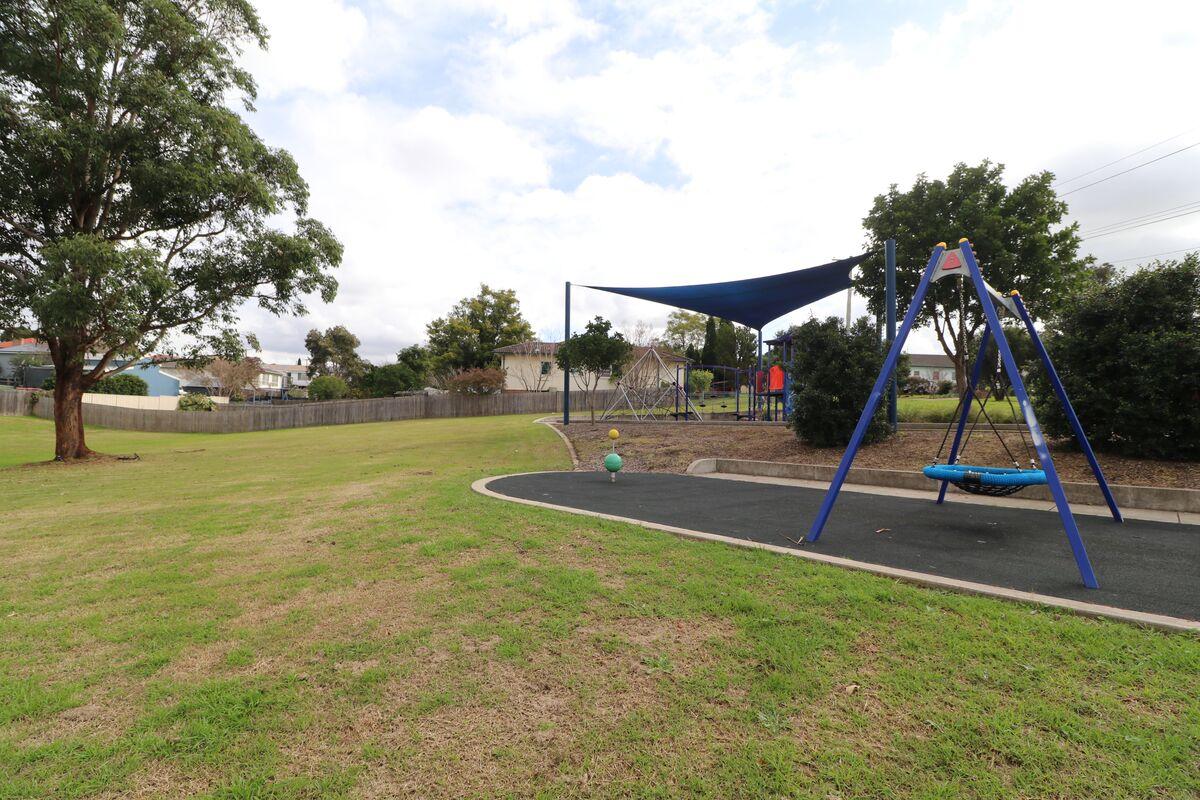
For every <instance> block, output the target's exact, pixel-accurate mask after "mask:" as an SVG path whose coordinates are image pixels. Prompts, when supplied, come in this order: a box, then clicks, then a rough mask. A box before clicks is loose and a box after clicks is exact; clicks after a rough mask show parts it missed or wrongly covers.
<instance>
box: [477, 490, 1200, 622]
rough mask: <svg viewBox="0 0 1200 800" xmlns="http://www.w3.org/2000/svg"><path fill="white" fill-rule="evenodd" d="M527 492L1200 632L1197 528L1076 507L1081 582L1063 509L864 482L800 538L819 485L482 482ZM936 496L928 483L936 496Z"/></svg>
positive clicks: (701, 533)
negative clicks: (942, 498) (1082, 550)
mask: <svg viewBox="0 0 1200 800" xmlns="http://www.w3.org/2000/svg"><path fill="white" fill-rule="evenodd" d="M475 488H476V489H477V490H479V491H482V492H484V493H485V494H493V495H496V496H499V497H502V498H505V499H509V500H515V501H517V502H523V503H532V504H536V505H543V506H549V507H554V508H559V509H562V510H565V511H572V512H575V513H584V514H590V515H593V516H601V517H606V518H614V519H621V520H626V521H631V522H636V523H642V524H646V525H648V526H650V527H656V528H660V529H663V530H667V531H670V532H672V533H676V534H680V535H684V536H695V537H697V538H708V539H718V540H722V541H726V542H728V543H730V544H740V545H743V546H757V547H767V548H769V549H773V550H777V551H779V552H787V553H790V554H793V555H801V556H805V557H808V558H813V559H816V560H819V561H825V562H828V563H834V564H838V565H841V566H847V567H852V568H856V569H866V570H868V571H871V572H876V573H880V574H884V575H888V576H891V577H896V578H900V579H902V580H908V581H913V582H917V583H923V584H927V585H932V586H938V587H942V588H947V589H951V590H957V591H967V592H973V593H979V594H988V595H993V596H1000V597H1006V598H1009V599H1015V600H1025V601H1030V602H1036V603H1043V604H1048V605H1053V606H1059V607H1063V608H1068V609H1071V610H1073V611H1078V612H1081V613H1085V614H1092V615H1095V616H1107V617H1115V618H1120V619H1126V620H1128V621H1132V622H1139V623H1142V624H1149V625H1157V626H1159V627H1164V628H1173V629H1195V630H1200V526H1198V525H1187V524H1180V523H1170V522H1156V521H1150V520H1141V519H1132V520H1127V521H1126V522H1125V523H1123V524H1120V523H1116V522H1113V521H1112V520H1111V519H1108V518H1103V517H1095V516H1085V515H1076V520H1077V522H1078V525H1079V531H1080V534H1081V535H1082V537H1083V541H1084V543H1085V544H1086V546H1087V548H1088V553H1089V555H1090V556H1091V559H1092V564H1093V566H1094V568H1095V570H1096V575H1097V577H1098V578H1099V581H1100V588H1099V589H1094V590H1090V589H1087V588H1085V587H1084V586H1083V585H1082V583H1081V582H1080V579H1079V572H1078V570H1077V568H1076V566H1075V562H1074V559H1073V558H1072V556H1071V550H1070V547H1069V546H1068V544H1067V539H1066V536H1065V535H1064V533H1063V530H1062V526H1061V525H1060V523H1059V519H1058V515H1057V514H1056V513H1055V512H1053V511H1046V510H1036V509H1030V508H1016V507H1003V506H992V505H981V504H970V503H946V504H944V505H942V506H937V505H935V504H934V503H933V502H932V500H930V499H925V498H914V497H894V496H889V495H883V494H878V493H868V492H858V491H854V490H853V487H851V486H847V487H845V489H844V490H843V492H842V494H841V496H840V497H839V498H838V503H837V505H836V506H835V507H834V510H833V514H832V516H831V517H830V518H829V522H828V524H827V525H826V527H825V532H824V533H823V534H822V536H821V539H820V541H819V542H817V543H815V544H809V543H807V542H804V541H803V537H804V535H805V534H806V533H807V532H808V525H809V523H810V522H811V521H812V519H813V518H814V516H815V515H816V513H817V510H818V508H819V506H820V503H821V499H822V497H823V495H824V492H823V490H821V489H817V488H810V487H803V486H794V485H779V484H774V483H764V482H761V481H753V482H752V481H739V480H719V479H714V478H708V477H699V476H691V475H676V474H668V473H622V474H621V475H619V476H618V478H617V481H616V482H615V483H613V482H610V481H609V477H608V475H607V473H602V472H539V473H530V474H524V475H511V476H501V477H497V478H490V479H485V480H481V481H478V482H477V483H476V487H475ZM931 497H932V495H931Z"/></svg>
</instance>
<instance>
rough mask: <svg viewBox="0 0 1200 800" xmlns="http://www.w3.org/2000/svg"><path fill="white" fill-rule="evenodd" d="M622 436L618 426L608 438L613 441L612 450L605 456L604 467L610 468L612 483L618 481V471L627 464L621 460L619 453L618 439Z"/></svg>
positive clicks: (610, 432) (609, 473) (609, 475)
mask: <svg viewBox="0 0 1200 800" xmlns="http://www.w3.org/2000/svg"><path fill="white" fill-rule="evenodd" d="M620 436H621V432H620V431H618V430H617V429H616V428H613V429H612V430H610V431H609V432H608V438H609V440H610V441H611V442H612V452H611V453H609V454H608V455H606V456H605V457H604V468H605V469H606V470H608V479H609V481H611V482H612V483H616V482H617V473H618V472H620V471H621V467H623V466H624V465H625V462H624V461H622V460H621V456H620V455H618V454H617V439H618V438H620Z"/></svg>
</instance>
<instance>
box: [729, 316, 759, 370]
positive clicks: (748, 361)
mask: <svg viewBox="0 0 1200 800" xmlns="http://www.w3.org/2000/svg"><path fill="white" fill-rule="evenodd" d="M733 332H734V337H735V344H736V345H737V347H736V353H737V355H736V356H735V357H734V361H733V365H734V366H735V367H737V368H738V369H753V368H754V367H756V366H757V365H758V331H756V330H754V329H753V328H747V327H746V326H745V325H736V326H734V331H733Z"/></svg>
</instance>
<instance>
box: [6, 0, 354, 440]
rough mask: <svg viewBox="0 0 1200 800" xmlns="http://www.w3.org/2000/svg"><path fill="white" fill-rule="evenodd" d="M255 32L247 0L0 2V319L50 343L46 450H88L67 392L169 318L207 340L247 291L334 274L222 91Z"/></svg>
mask: <svg viewBox="0 0 1200 800" xmlns="http://www.w3.org/2000/svg"><path fill="white" fill-rule="evenodd" d="M265 43H266V31H265V30H264V29H263V26H262V24H261V23H260V21H259V19H258V17H257V15H256V13H255V11H254V7H253V6H252V4H251V3H250V2H249V0H6V2H4V3H0V327H5V326H25V327H28V328H30V329H32V330H33V331H34V332H35V334H36V335H37V336H39V337H40V338H42V339H43V340H45V341H46V342H47V343H48V345H49V347H50V355H51V358H52V360H53V362H54V368H55V374H56V379H55V389H54V403H55V429H56V436H55V455H56V457H57V458H59V459H64V460H65V459H77V458H84V457H86V456H88V455H90V453H91V451H90V450H89V449H88V447H87V444H86V442H85V441H84V432H83V424H82V416H83V415H82V394H83V392H85V391H86V390H87V389H88V387H90V386H91V385H92V384H94V383H95V382H96V381H98V380H100V379H102V378H104V377H105V376H107V375H110V374H112V373H113V372H114V371H117V370H118V369H119V367H120V364H121V363H123V362H127V361H128V360H131V359H137V358H139V357H141V356H144V355H146V354H148V353H153V352H155V350H156V348H160V347H162V346H163V345H164V342H165V341H166V338H167V336H168V335H169V334H176V335H178V339H179V340H180V342H181V344H180V345H179V346H180V347H182V348H184V349H183V350H181V351H180V354H182V355H188V354H195V353H200V352H208V353H214V352H220V351H221V349H222V347H221V346H222V345H223V344H228V343H230V342H235V341H237V337H236V336H233V335H232V330H233V325H234V322H235V316H234V315H235V313H236V312H237V310H238V308H239V307H240V306H241V305H242V304H243V303H245V302H246V301H248V300H254V301H257V302H258V304H259V305H261V306H262V307H263V308H265V309H267V310H268V311H271V312H273V313H275V314H284V313H301V312H303V310H304V308H303V300H304V297H305V295H308V294H310V293H314V292H318V293H320V295H321V296H322V297H323V298H324V299H325V300H327V301H328V300H330V299H332V298H333V295H334V293H335V292H336V289H337V283H336V282H335V281H334V279H333V278H332V277H330V275H329V271H330V269H332V268H333V267H335V266H337V265H338V263H339V262H340V261H341V253H342V248H341V245H340V244H339V243H338V241H337V239H335V238H334V236H333V234H332V233H331V232H330V231H329V230H328V229H327V228H326V227H325V226H324V225H322V224H321V223H320V222H318V221H316V220H314V219H310V218H308V217H307V216H306V206H307V201H308V187H307V185H306V184H305V183H304V181H303V180H302V179H301V177H300V175H299V172H298V170H297V167H296V163H295V161H294V160H293V159H292V157H291V156H290V155H289V154H288V153H287V152H286V151H284V150H280V149H276V148H271V147H268V146H267V145H266V144H264V143H263V142H262V140H260V139H259V138H258V136H257V135H255V133H254V131H252V130H251V129H250V128H249V126H247V125H246V123H245V122H244V121H243V120H242V119H241V118H240V117H239V115H238V113H237V112H236V111H234V110H233V108H232V106H233V105H234V104H235V103H241V104H243V105H244V106H245V107H246V108H247V109H252V105H251V103H252V102H253V99H254V97H255V86H254V81H253V79H252V77H251V76H250V75H249V74H248V73H247V72H246V71H245V70H244V69H242V68H241V67H240V66H239V63H238V56H239V53H240V52H241V48H242V47H244V46H247V45H250V46H265ZM284 214H288V215H291V217H292V219H291V220H290V221H286V220H285V222H286V224H285V225H284V226H283V227H282V228H278V227H274V225H273V223H277V222H278V221H280V220H281V219H283V217H282V216H281V215H284ZM89 353H94V354H96V355H98V356H99V360H98V361H96V362H94V363H93V362H91V361H89V359H88V358H87V355H88V354H89Z"/></svg>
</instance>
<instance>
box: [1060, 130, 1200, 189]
mask: <svg viewBox="0 0 1200 800" xmlns="http://www.w3.org/2000/svg"><path fill="white" fill-rule="evenodd" d="M1197 146H1200V142H1194V143H1192V144H1189V145H1188V146H1186V147H1181V148H1179V149H1178V150H1172V151H1171V152H1169V153H1167V154H1166V155H1162V156H1158V157H1157V158H1152V159H1150V160H1149V161H1143V162H1142V163H1141V164H1136V165H1134V166H1132V167H1130V168H1129V169H1123V170H1121V171H1120V172H1114V173H1113V174H1112V175H1109V176H1108V177H1105V178H1101V179H1100V180H1098V181H1092V182H1091V183H1085V184H1084V185H1083V186H1080V187H1078V188H1075V189H1072V190H1071V191H1069V192H1063V193H1062V194H1060V195H1059V197H1066V196H1067V195H1069V194H1075V193H1076V192H1082V191H1083V190H1084V189H1090V188H1091V187H1093V186H1096V185H1097V184H1101V183H1104V182H1105V181H1111V180H1112V179H1113V178H1119V177H1121V176H1122V175H1126V174H1128V173H1130V172H1133V171H1134V170H1135V169H1141V168H1142V167H1148V166H1150V165H1151V164H1153V163H1155V162H1156V161H1162V160H1163V159H1164V158H1170V157H1171V156H1173V155H1177V154H1179V153H1182V152H1183V151H1184V150H1191V149H1192V148H1193V147H1197Z"/></svg>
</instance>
